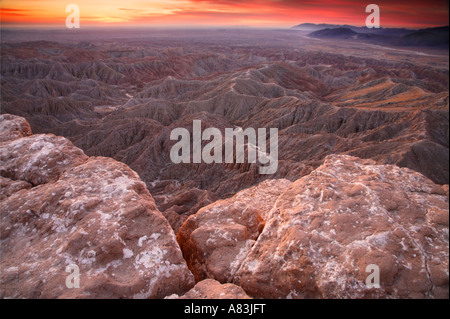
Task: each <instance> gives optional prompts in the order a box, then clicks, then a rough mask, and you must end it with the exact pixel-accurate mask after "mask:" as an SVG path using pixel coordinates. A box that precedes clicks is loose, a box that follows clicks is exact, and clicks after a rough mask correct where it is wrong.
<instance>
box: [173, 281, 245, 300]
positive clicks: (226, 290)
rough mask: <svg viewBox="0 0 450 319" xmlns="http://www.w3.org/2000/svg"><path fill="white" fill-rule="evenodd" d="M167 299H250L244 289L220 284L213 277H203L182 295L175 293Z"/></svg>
mask: <svg viewBox="0 0 450 319" xmlns="http://www.w3.org/2000/svg"><path fill="white" fill-rule="evenodd" d="M166 298H167V299H251V298H250V297H249V296H248V295H247V294H246V293H245V291H244V290H243V289H242V288H241V287H239V286H236V285H233V284H221V283H220V282H218V281H217V280H214V279H205V280H202V281H200V282H199V283H197V284H196V285H195V287H194V288H192V289H191V290H189V291H188V292H187V293H186V294H184V295H183V296H181V297H180V296H178V295H176V294H174V295H171V296H169V297H166Z"/></svg>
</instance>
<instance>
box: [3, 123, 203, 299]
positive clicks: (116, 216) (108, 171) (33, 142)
mask: <svg viewBox="0 0 450 319" xmlns="http://www.w3.org/2000/svg"><path fill="white" fill-rule="evenodd" d="M13 122H16V124H17V125H15V126H14V125H13V124H14V123H13ZM22 123H23V119H21V118H18V117H12V116H4V115H2V116H1V118H0V132H4V131H5V130H4V129H3V128H4V126H5V125H7V126H14V127H20V126H23V125H22ZM23 127H26V126H23ZM23 133H24V134H15V136H16V137H17V138H15V139H13V138H10V136H11V134H9V135H8V134H7V135H6V136H7V138H2V142H1V143H0V171H1V175H2V178H1V180H0V183H1V185H2V191H1V194H2V201H1V203H0V217H1V259H0V269H1V272H0V287H1V288H0V297H2V298H163V297H164V296H166V295H169V294H172V293H184V292H185V291H187V290H188V289H190V288H191V287H192V286H193V285H194V278H193V276H192V274H191V272H190V271H189V269H188V268H187V266H186V263H185V261H184V259H183V257H182V253H181V251H180V249H179V246H178V243H177V241H176V238H175V234H174V233H173V230H172V228H171V227H170V225H169V223H168V222H167V220H166V219H165V218H164V216H163V215H162V214H161V213H160V212H159V211H158V209H157V208H156V205H155V202H154V200H153V198H152V196H151V195H150V194H149V192H148V190H147V188H146V187H145V184H144V183H143V182H142V181H141V180H140V179H139V176H138V175H137V174H136V173H135V172H134V171H132V170H131V169H130V168H128V167H127V166H126V165H125V164H122V163H119V162H117V161H115V160H113V159H110V158H104V157H90V158H89V157H87V156H86V155H84V153H83V152H82V151H81V150H79V149H78V148H76V147H75V146H73V145H72V143H71V142H69V141H68V140H66V139H65V138H61V137H56V136H54V135H51V134H50V135H47V134H45V135H32V136H28V135H29V134H27V132H26V131H25V132H23ZM21 135H22V136H24V137H21ZM2 136H3V135H2ZM36 185H37V186H36ZM3 186H5V187H3ZM69 265H76V266H78V268H79V279H80V287H79V288H76V287H75V288H70V287H67V286H66V280H67V277H68V276H69V275H70V274H71V273H68V272H66V267H67V266H69Z"/></svg>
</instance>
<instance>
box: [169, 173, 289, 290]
mask: <svg viewBox="0 0 450 319" xmlns="http://www.w3.org/2000/svg"><path fill="white" fill-rule="evenodd" d="M290 184H291V182H289V181H288V180H284V179H281V180H267V181H264V182H262V183H261V184H259V185H258V186H254V187H251V188H249V189H246V190H243V191H241V192H239V193H238V194H236V195H235V196H233V197H232V198H228V199H225V200H219V201H217V202H215V203H213V204H210V205H208V206H206V207H203V208H202V209H200V211H199V212H198V213H197V214H195V215H192V216H191V217H189V218H188V219H187V221H186V222H185V223H184V224H183V226H182V227H181V228H180V230H179V232H178V235H177V239H178V242H179V243H180V245H181V247H182V250H183V253H184V257H185V258H186V260H187V262H188V265H189V267H190V269H191V270H192V272H193V274H194V276H195V278H196V280H197V281H198V280H202V279H205V278H215V279H217V280H219V281H220V282H230V281H231V280H232V278H233V276H234V274H235V272H236V270H237V269H238V267H239V266H240V263H241V262H242V259H243V258H244V257H245V256H246V255H247V254H248V253H249V251H250V249H251V248H252V246H253V245H254V243H255V240H256V239H257V238H258V236H259V234H260V233H261V230H262V229H263V227H264V220H265V219H266V218H267V216H266V215H267V213H268V212H269V211H270V209H271V208H272V207H273V205H274V203H275V200H276V199H277V198H278V196H279V195H280V194H281V193H282V192H283V190H284V189H285V188H286V187H288V186H289V185H290Z"/></svg>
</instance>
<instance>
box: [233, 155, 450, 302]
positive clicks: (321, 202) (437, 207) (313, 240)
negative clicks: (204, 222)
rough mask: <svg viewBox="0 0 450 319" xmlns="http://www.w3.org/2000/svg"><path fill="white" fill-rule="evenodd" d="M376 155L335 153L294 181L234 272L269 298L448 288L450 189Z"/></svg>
mask: <svg viewBox="0 0 450 319" xmlns="http://www.w3.org/2000/svg"><path fill="white" fill-rule="evenodd" d="M374 164H375V162H373V161H372V160H361V159H359V158H355V157H349V156H329V157H327V159H326V160H325V162H324V164H323V165H322V166H320V167H319V168H318V169H317V170H315V171H314V172H313V173H311V174H310V175H308V176H305V177H303V178H301V179H299V180H297V181H296V182H294V183H293V184H292V185H290V186H289V187H288V188H287V189H286V191H285V192H284V193H283V194H282V195H281V196H280V197H279V198H278V200H277V201H276V203H275V205H274V207H273V208H272V210H271V211H270V214H269V217H268V218H267V221H266V226H265V228H264V231H263V232H262V234H261V235H260V236H259V238H258V241H257V242H256V243H255V245H254V246H253V247H252V250H251V252H250V253H249V254H248V255H247V256H246V257H245V258H244V259H243V261H242V263H241V266H240V268H239V270H238V271H237V272H236V275H235V277H234V279H233V281H234V282H235V283H237V284H239V285H240V286H241V287H243V288H244V289H245V290H246V291H247V293H249V294H250V295H251V296H258V297H267V298H279V297H282V298H305V297H306V298H433V297H436V298H448V284H449V282H448V276H449V275H448V266H449V255H448V251H449V245H448V209H449V206H448V197H447V196H446V194H445V191H444V190H443V189H442V188H441V187H440V186H438V185H436V184H434V183H433V182H432V181H430V180H429V179H427V178H426V177H424V176H423V175H421V174H420V173H417V172H414V171H412V170H410V169H406V168H399V167H397V166H393V165H374ZM369 265H375V267H378V269H379V284H380V288H376V287H372V288H370V287H368V286H366V280H367V279H368V276H369V275H372V271H371V270H370V269H371V268H370V267H373V266H370V267H369V268H368V266H369ZM367 271H368V272H367ZM369 282H370V283H374V282H375V281H373V282H372V278H370V280H369Z"/></svg>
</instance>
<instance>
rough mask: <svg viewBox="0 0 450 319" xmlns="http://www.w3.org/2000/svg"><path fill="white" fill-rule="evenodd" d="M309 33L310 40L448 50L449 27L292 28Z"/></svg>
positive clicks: (320, 26)
mask: <svg viewBox="0 0 450 319" xmlns="http://www.w3.org/2000/svg"><path fill="white" fill-rule="evenodd" d="M293 28H294V29H298V30H301V31H309V32H311V33H310V34H308V35H309V36H310V37H312V38H319V39H344V40H354V41H360V42H369V43H374V44H381V45H393V46H419V47H439V48H448V44H449V42H448V36H449V27H448V26H442V27H435V28H427V29H419V30H412V29H404V28H379V29H375V28H373V29H369V28H366V27H355V26H351V25H335V24H313V23H303V24H300V25H297V26H294V27H293Z"/></svg>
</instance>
